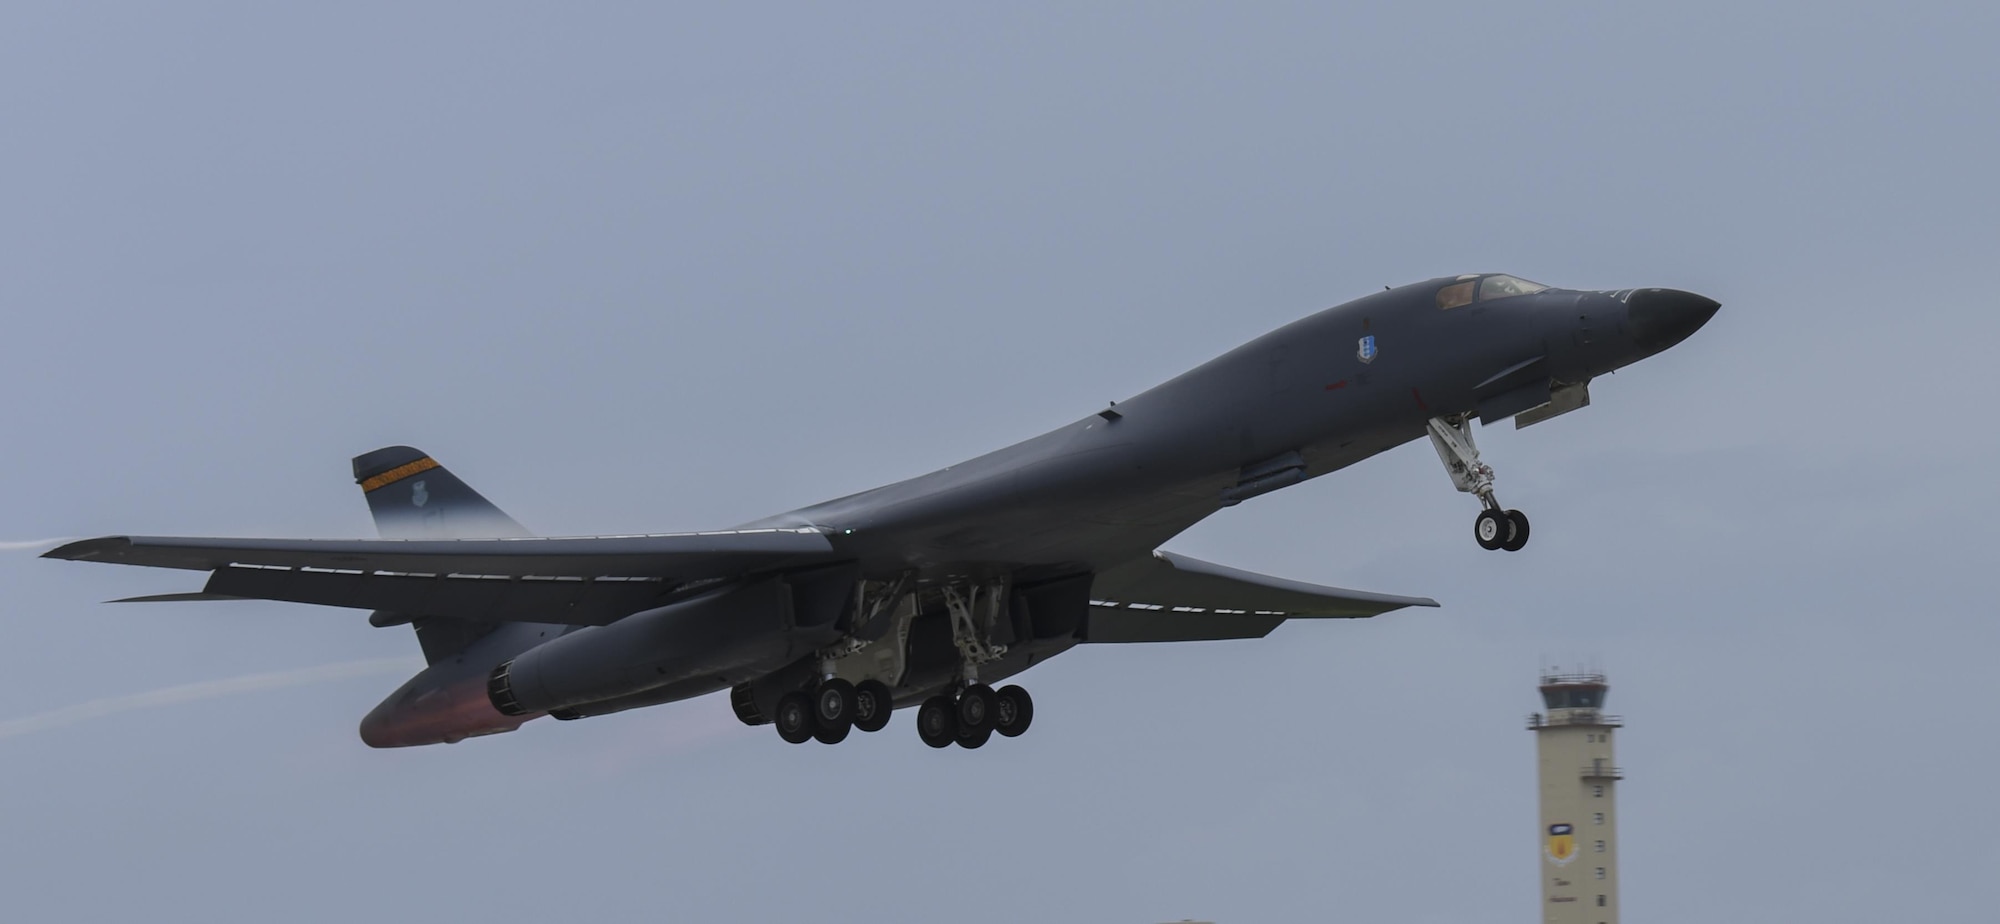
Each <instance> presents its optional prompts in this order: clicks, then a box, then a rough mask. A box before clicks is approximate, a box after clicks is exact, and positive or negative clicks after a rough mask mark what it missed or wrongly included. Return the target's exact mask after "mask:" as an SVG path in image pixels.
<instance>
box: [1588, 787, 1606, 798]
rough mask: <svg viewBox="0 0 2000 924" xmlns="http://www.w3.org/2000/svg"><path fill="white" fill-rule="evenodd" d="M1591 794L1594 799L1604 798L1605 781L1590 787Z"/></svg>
mask: <svg viewBox="0 0 2000 924" xmlns="http://www.w3.org/2000/svg"><path fill="white" fill-rule="evenodd" d="M1590 796H1591V798H1593V799H1602V798H1604V784H1603V783H1598V784H1596V785H1594V786H1592V787H1590Z"/></svg>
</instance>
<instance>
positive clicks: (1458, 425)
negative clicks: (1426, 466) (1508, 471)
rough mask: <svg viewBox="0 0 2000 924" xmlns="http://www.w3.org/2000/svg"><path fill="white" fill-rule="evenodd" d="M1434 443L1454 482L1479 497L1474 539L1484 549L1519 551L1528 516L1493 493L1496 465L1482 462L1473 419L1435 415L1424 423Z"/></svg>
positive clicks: (1526, 535) (1524, 538)
mask: <svg viewBox="0 0 2000 924" xmlns="http://www.w3.org/2000/svg"><path fill="white" fill-rule="evenodd" d="M1425 428H1426V429H1427V430H1429V431H1430V435H1431V446H1432V447H1433V448H1435V449H1436V450H1437V454H1438V460H1439V461H1441V462H1443V463H1444V470H1445V473H1446V474H1448V475H1450V476H1451V483H1452V485H1453V486H1454V487H1456V488H1458V489H1459V490H1460V491H1463V492H1465V493H1467V494H1471V495H1473V496H1474V497H1477V498H1479V505H1480V506H1481V507H1483V508H1484V509H1482V510H1481V511H1479V517H1478V518H1477V519H1475V520H1473V521H1472V538H1473V539H1474V540H1475V541H1477V542H1478V543H1479V547H1480V548H1482V549H1488V550H1493V549H1505V550H1507V551H1509V552H1518V551H1520V550H1521V549H1522V548H1523V547H1525V546H1526V545H1527V544H1528V517H1527V515H1526V514H1523V513H1522V512H1521V511H1519V510H1503V509H1501V507H1500V501H1499V500H1497V499H1496V498H1494V496H1493V467H1492V466H1490V465H1487V464H1486V463H1484V462H1481V461H1479V445H1478V444H1477V443H1475V442H1473V440H1472V421H1471V419H1470V418H1468V417H1465V416H1462V415H1461V416H1458V417H1433V418H1431V419H1430V421H1429V422H1428V423H1427V424H1426V425H1425Z"/></svg>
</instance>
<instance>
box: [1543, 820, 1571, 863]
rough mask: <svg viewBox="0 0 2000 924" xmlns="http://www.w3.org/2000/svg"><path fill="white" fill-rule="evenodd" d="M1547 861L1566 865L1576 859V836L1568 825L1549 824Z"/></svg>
mask: <svg viewBox="0 0 2000 924" xmlns="http://www.w3.org/2000/svg"><path fill="white" fill-rule="evenodd" d="M1547 853H1548V855H1549V862H1550V863H1554V864H1555V865H1557V866H1568V865H1569V861H1571V860H1574V859H1576V837H1575V835H1574V833H1573V832H1572V829H1571V828H1570V826H1569V825H1560V824H1558V825H1549V846H1548V849H1547Z"/></svg>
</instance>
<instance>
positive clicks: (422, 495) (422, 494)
mask: <svg viewBox="0 0 2000 924" xmlns="http://www.w3.org/2000/svg"><path fill="white" fill-rule="evenodd" d="M430 499H431V492H429V491H426V490H424V483H423V482H421V481H419V482H417V483H416V485H415V486H413V487H411V488H410V503H411V504H414V505H416V506H418V507H422V506H423V505H424V502H425V501H428V500H430Z"/></svg>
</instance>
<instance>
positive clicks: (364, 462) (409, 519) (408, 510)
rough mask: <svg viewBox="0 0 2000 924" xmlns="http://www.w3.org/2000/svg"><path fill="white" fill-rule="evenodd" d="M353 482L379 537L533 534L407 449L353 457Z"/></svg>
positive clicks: (433, 463) (394, 448)
mask: <svg viewBox="0 0 2000 924" xmlns="http://www.w3.org/2000/svg"><path fill="white" fill-rule="evenodd" d="M354 481H355V482H356V483H357V484H359V485H361V491H362V493H363V494H365V495H366V496H367V498H368V512H370V513H372V514H374V515H375V528H376V529H377V530H379V531H380V532H381V534H382V538H384V539H512V538H515V537H519V536H528V535H532V534H531V533H529V532H528V531H527V530H526V529H525V528H523V527H522V526H521V524H519V523H516V522H514V518H513V517H510V516H508V515H507V514H505V513H502V512H501V511H500V508H498V507H495V506H493V502H492V501H489V500H487V499H486V498H484V497H481V496H480V494H479V492H478V491H474V490H473V489H472V487H471V486H470V485H467V484H466V483H465V482H463V481H460V480H458V476H457V475H453V474H452V473H451V472H450V471H449V470H447V469H446V468H445V467H444V466H442V465H439V464H438V463H437V460H436V459H433V458H431V457H430V456H428V455H425V454H424V453H423V451H422V450H418V449H413V448H411V447H409V446H390V447H388V448H386V449H377V450H375V451H374V452H370V453H366V454H363V455H359V456H355V457H354Z"/></svg>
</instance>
